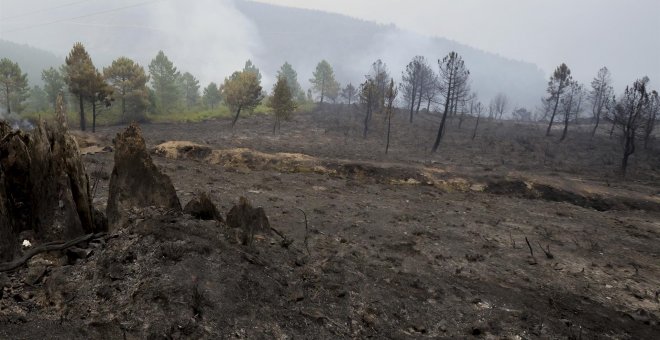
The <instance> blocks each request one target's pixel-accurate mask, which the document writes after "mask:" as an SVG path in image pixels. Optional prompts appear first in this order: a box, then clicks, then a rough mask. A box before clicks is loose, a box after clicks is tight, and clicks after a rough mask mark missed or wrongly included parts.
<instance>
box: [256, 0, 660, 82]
mask: <svg viewBox="0 0 660 340" xmlns="http://www.w3.org/2000/svg"><path fill="white" fill-rule="evenodd" d="M260 1H261V2H267V3H273V4H279V5H287V6H293V7H300V8H310V9H320V10H324V11H330V12H337V13H342V14H346V15H350V16H353V17H357V18H362V19H367V20H372V21H377V22H380V23H394V24H396V25H397V26H399V27H401V28H404V29H408V30H412V31H415V32H418V33H421V34H425V35H430V36H441V37H446V38H449V39H453V40H456V41H459V42H462V43H466V44H468V45H471V46H474V47H478V48H481V49H484V50H487V51H490V52H494V53H498V54H500V55H503V56H506V57H509V58H513V59H518V60H525V61H529V62H533V63H535V64H537V65H538V66H540V67H541V68H542V69H543V70H544V71H546V72H547V73H548V74H549V73H550V72H551V71H552V70H553V69H554V68H555V67H556V66H557V65H558V64H559V63H561V62H566V63H567V64H568V65H569V67H571V69H572V70H573V74H574V75H575V77H576V78H578V79H580V80H582V81H587V80H589V79H591V78H592V77H593V76H594V75H595V74H596V72H597V71H598V69H599V68H600V67H602V66H608V68H609V69H610V70H611V71H612V73H613V76H614V79H615V81H616V82H617V85H618V86H624V84H627V83H631V82H632V81H633V80H634V79H635V78H639V77H642V76H644V75H648V76H649V77H650V78H651V80H653V79H657V80H656V81H655V82H654V83H655V84H658V83H660V0H260Z"/></svg>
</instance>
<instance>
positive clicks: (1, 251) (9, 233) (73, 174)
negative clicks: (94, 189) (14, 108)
mask: <svg viewBox="0 0 660 340" xmlns="http://www.w3.org/2000/svg"><path fill="white" fill-rule="evenodd" d="M58 121H59V120H58ZM0 135H2V137H1V138H0V261H9V260H11V259H12V258H13V257H14V256H15V255H16V252H17V251H18V247H19V245H20V242H21V241H22V240H19V239H18V238H17V235H18V234H19V233H21V232H22V231H25V230H34V231H35V238H36V239H38V240H39V241H42V242H49V241H55V240H65V239H70V238H74V237H77V236H80V235H83V234H86V233H91V232H97V231H101V230H98V229H97V226H96V224H95V223H94V219H93V213H92V211H93V208H92V202H91V195H90V192H89V179H88V176H87V173H86V171H85V168H84V165H83V162H82V159H81V156H80V151H79V148H78V144H77V143H76V141H75V139H74V138H73V137H72V136H71V134H70V133H69V132H68V130H67V129H66V126H65V125H64V124H62V123H55V125H53V126H51V125H48V124H47V123H45V122H44V121H40V122H39V123H38V124H37V126H36V128H35V129H34V130H32V131H31V132H29V133H26V132H23V131H20V130H18V131H11V129H9V128H8V125H7V124H6V123H4V122H0ZM10 194H11V195H10Z"/></svg>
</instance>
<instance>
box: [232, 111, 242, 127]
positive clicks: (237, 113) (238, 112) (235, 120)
mask: <svg viewBox="0 0 660 340" xmlns="http://www.w3.org/2000/svg"><path fill="white" fill-rule="evenodd" d="M240 114H241V107H240V106H239V107H238V109H237V110H236V116H234V119H233V120H232V121H231V128H232V129H233V128H234V126H235V125H236V122H237V121H238V116H239V115H240Z"/></svg>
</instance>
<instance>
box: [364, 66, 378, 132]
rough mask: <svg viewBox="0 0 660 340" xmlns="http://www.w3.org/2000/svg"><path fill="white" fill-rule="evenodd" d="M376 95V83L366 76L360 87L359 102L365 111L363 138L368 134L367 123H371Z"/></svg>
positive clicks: (375, 104) (375, 105)
mask: <svg viewBox="0 0 660 340" xmlns="http://www.w3.org/2000/svg"><path fill="white" fill-rule="evenodd" d="M377 93H378V87H377V85H376V82H375V81H374V80H373V79H372V78H371V77H369V76H367V80H365V81H364V83H362V84H361V85H360V102H361V103H362V105H363V106H364V109H365V117H364V132H363V135H364V138H367V134H368V133H369V122H370V121H371V116H372V115H373V111H374V109H375V108H376V107H377V105H378V102H377Z"/></svg>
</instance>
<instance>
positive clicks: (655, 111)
mask: <svg viewBox="0 0 660 340" xmlns="http://www.w3.org/2000/svg"><path fill="white" fill-rule="evenodd" d="M658 116H660V97H658V91H655V90H653V91H651V95H650V98H649V113H648V120H647V122H646V126H645V128H646V129H645V130H644V149H648V148H649V140H651V134H652V133H653V130H654V129H655V123H656V121H657V120H658Z"/></svg>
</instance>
